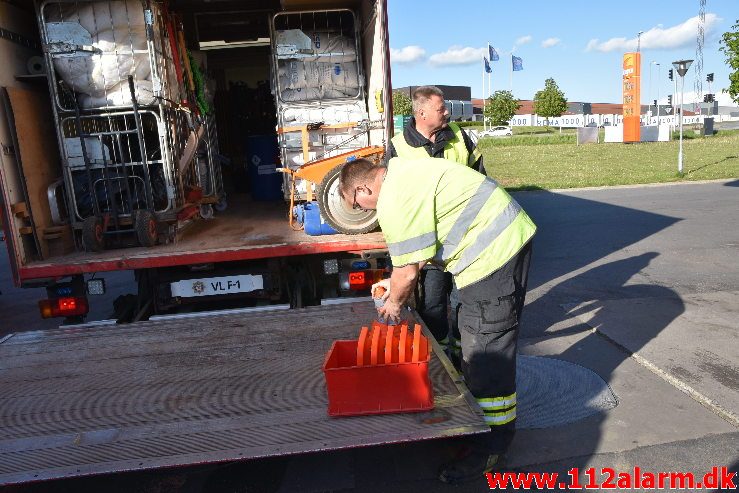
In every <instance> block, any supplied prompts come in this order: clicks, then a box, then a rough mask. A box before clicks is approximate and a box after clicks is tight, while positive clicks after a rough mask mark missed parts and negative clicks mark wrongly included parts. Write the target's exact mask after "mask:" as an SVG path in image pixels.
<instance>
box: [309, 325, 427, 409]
mask: <svg viewBox="0 0 739 493" xmlns="http://www.w3.org/2000/svg"><path fill="white" fill-rule="evenodd" d="M430 359H431V350H430V347H429V342H428V340H427V339H426V337H425V336H424V335H423V334H421V326H420V325H418V324H416V326H415V328H414V330H413V334H412V335H411V334H410V333H409V330H408V324H407V323H403V324H401V325H390V326H388V325H386V324H381V323H379V322H374V323H373V324H372V330H371V331H370V330H368V328H367V327H362V331H361V333H360V336H359V340H357V341H334V343H333V345H332V346H331V350H330V351H329V353H328V355H327V356H326V360H325V362H324V364H323V373H324V375H325V377H326V388H327V390H328V414H329V415H331V416H356V415H364V414H385V413H399V412H414V411H427V410H429V409H432V408H433V407H434V391H433V388H432V387H431V380H430V379H429V375H428V364H429V360H430Z"/></svg>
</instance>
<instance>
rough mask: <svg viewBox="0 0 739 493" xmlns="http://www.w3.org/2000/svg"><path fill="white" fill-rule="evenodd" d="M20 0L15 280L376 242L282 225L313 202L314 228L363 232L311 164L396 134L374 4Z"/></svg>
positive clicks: (9, 171) (5, 111)
mask: <svg viewBox="0 0 739 493" xmlns="http://www.w3.org/2000/svg"><path fill="white" fill-rule="evenodd" d="M17 3H18V5H17V6H13V7H12V9H13V11H14V12H17V15H16V17H15V18H16V21H15V23H14V25H13V26H12V27H13V29H14V30H15V31H18V32H19V33H22V34H23V36H24V38H23V39H26V40H27V42H25V43H23V44H14V45H12V46H11V47H10V48H7V50H6V51H7V52H8V53H7V59H8V60H9V61H12V64H11V65H10V66H9V67H8V71H7V73H6V74H4V76H2V77H0V113H1V114H2V117H0V137H2V138H3V139H4V140H3V141H4V142H6V141H7V142H12V143H13V145H12V146H9V147H7V148H6V147H4V149H5V150H6V151H7V152H4V153H3V155H2V156H0V191H1V192H2V197H0V203H2V205H3V207H2V211H1V213H0V216H2V217H0V219H4V221H3V223H4V228H5V236H6V238H7V240H8V249H9V251H10V256H11V261H12V263H13V267H14V280H15V282H16V284H17V285H24V286H28V285H41V284H42V283H44V282H55V280H54V278H58V277H62V276H71V275H78V274H80V273H91V272H103V271H112V270H127V269H149V268H162V267H171V266H183V265H193V264H202V263H226V262H230V261H241V260H254V259H268V258H276V257H277V258H279V257H284V256H296V255H302V254H315V253H327V252H328V253H330V252H341V251H344V252H346V251H349V250H360V249H366V248H370V249H376V248H383V247H384V245H383V244H382V237H381V235H380V234H379V233H370V234H361V235H356V236H344V235H341V234H334V235H330V236H322V237H316V236H310V235H309V234H307V233H306V232H304V231H300V232H298V231H295V230H294V226H296V225H297V224H296V223H295V221H293V224H292V225H291V224H289V223H288V217H289V216H288V211H292V212H294V214H295V215H296V216H298V217H301V218H303V219H305V220H306V221H307V219H306V218H308V216H309V215H308V214H307V213H305V214H304V215H303V216H301V215H300V214H302V212H300V211H302V210H303V209H299V208H300V207H306V209H305V210H308V208H310V207H312V208H313V209H311V210H313V211H317V210H318V205H320V207H321V209H320V210H321V215H320V216H319V215H318V214H317V213H315V214H313V215H311V216H310V217H312V218H318V217H320V218H321V219H320V227H321V228H324V227H325V225H324V221H323V218H325V217H328V219H327V220H326V222H327V223H330V222H331V218H332V217H333V219H334V220H335V221H334V227H333V229H330V228H326V231H325V232H324V231H323V230H321V234H327V233H331V232H335V230H338V231H344V232H350V233H367V232H370V231H373V230H376V226H377V223H376V220H374V212H372V211H358V210H352V209H351V208H347V207H346V206H345V205H344V204H343V203H341V201H340V200H339V199H338V198H337V197H338V195H337V193H336V183H337V182H338V179H337V174H336V173H334V175H333V176H329V178H331V180H332V181H328V182H325V183H324V181H325V180H323V178H324V176H325V175H324V172H325V171H326V170H329V169H334V170H338V165H340V164H341V163H343V162H344V159H345V158H344V157H343V156H347V157H348V154H347V153H352V152H355V151H358V150H361V149H373V150H375V151H374V154H373V157H374V158H375V159H379V155H380V154H381V153H382V152H383V150H384V145H385V144H386V142H387V141H388V139H389V137H390V132H392V128H391V125H389V121H390V117H389V114H388V113H389V112H388V111H386V108H387V109H389V101H390V99H389V97H390V96H389V94H390V83H389V54H388V53H389V52H388V50H389V48H388V44H387V35H386V27H387V26H386V23H387V21H386V13H385V11H384V9H385V4H384V2H382V1H379V2H378V1H375V0H363V1H356V2H355V1H348V2H347V1H320V2H315V3H313V4H311V6H312V7H313V8H314V9H315V10H306V7H307V4H305V3H304V2H300V1H298V2H295V1H289V0H285V1H277V0H270V1H267V2H257V1H223V2H216V3H213V2H208V1H198V0H181V1H180V0H175V1H170V2H142V1H139V0H97V1H83V2H70V1H66V0H59V1H50V2H41V1H32V0H22V1H21V2H17ZM9 8H10V7H9ZM42 46H44V47H45V49H44V50H41V47H42ZM4 49H5V48H4ZM3 55H4V56H5V55H6V54H5V53H4V52H3ZM11 55H12V56H11ZM26 62H28V63H26ZM31 62H33V63H31ZM29 67H30V68H29ZM99 72H101V73H102V75H101V74H100V73H99ZM80 74H82V75H80ZM11 151H12V152H11ZM363 155H364V154H363ZM330 158H337V159H338V160H337V161H335V162H334V161H331V167H329V168H326V169H325V170H324V169H323V168H322V171H321V173H317V174H316V173H313V174H311V175H310V176H307V177H306V176H303V175H300V174H299V172H300V171H301V170H302V169H303V168H304V167H305V166H306V165H310V164H314V163H315V162H316V161H319V162H320V161H322V160H326V159H330ZM280 169H282V170H284V171H280ZM329 174H330V173H329ZM319 191H323V192H324V193H323V194H320V193H319ZM293 205H296V206H297V209H291V206H293ZM296 211H297V212H296ZM331 211H334V212H331ZM314 220H315V219H314ZM336 224H340V225H342V226H344V227H345V228H344V229H342V228H341V227H337V226H335V225H336ZM307 229H308V228H307V227H306V230H307ZM311 234H314V233H311Z"/></svg>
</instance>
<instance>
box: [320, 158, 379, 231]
mask: <svg viewBox="0 0 739 493" xmlns="http://www.w3.org/2000/svg"><path fill="white" fill-rule="evenodd" d="M343 167H344V165H343V164H340V165H339V166H336V167H335V168H334V169H332V170H331V171H329V172H328V173H326V176H324V177H323V180H321V183H319V184H318V191H317V195H318V207H319V208H320V211H321V215H322V216H323V219H324V220H325V221H326V222H327V223H328V224H329V225H330V226H331V227H332V228H334V229H335V230H336V231H338V232H340V233H344V234H348V235H357V234H361V233H369V232H370V231H372V230H374V229H376V228H377V225H378V222H377V213H376V211H363V210H354V209H352V208H351V206H348V205H346V204H345V203H344V201H343V200H341V195H340V194H339V175H340V174H341V169H342V168H343Z"/></svg>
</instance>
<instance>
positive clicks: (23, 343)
mask: <svg viewBox="0 0 739 493" xmlns="http://www.w3.org/2000/svg"><path fill="white" fill-rule="evenodd" d="M374 315H375V311H374V307H373V305H372V303H371V302H367V301H359V302H354V303H344V304H336V305H327V306H321V307H312V308H306V309H301V310H269V311H263V312H253V313H231V314H218V315H212V316H206V317H204V316H187V317H178V318H175V319H162V320H151V321H148V322H141V323H137V324H130V325H109V326H88V327H84V326H82V327H80V326H77V327H73V328H69V329H63V328H62V329H58V330H52V331H39V332H28V333H19V334H15V335H12V336H9V337H8V338H6V339H5V340H4V341H2V342H0V484H9V483H22V482H28V481H39V480H46V479H53V478H64V477H74V476H82V475H90V474H100V473H110V472H117V471H131V470H143V469H152V468H159V467H167V466H179V465H190V464H201V463H211V462H222V461H232V460H239V459H248V458H258V457H268V456H275V455H283V454H295V453H302V452H310V451H320V450H335V449H342V448H350V447H358V446H367V445H376V444H384V443H395V442H404V441H411V440H422V439H431V438H440V437H448V436H454V435H465V434H473V433H481V432H484V431H486V430H488V428H487V426H486V425H485V423H484V421H483V419H482V416H481V413H480V411H479V409H478V408H477V407H476V405H475V404H474V399H472V397H471V396H470V394H469V392H468V391H467V390H466V388H465V387H464V385H463V384H462V383H461V382H459V381H458V379H456V380H455V377H454V376H453V375H456V374H455V373H454V370H453V368H451V366H450V364H449V361H448V360H447V359H446V357H444V356H441V357H439V356H438V355H437V354H434V355H433V357H432V360H431V363H430V367H429V368H430V369H429V373H430V375H431V379H432V383H433V387H434V391H435V404H436V408H435V409H434V410H432V411H430V412H427V413H409V414H388V415H375V416H365V417H344V418H331V417H329V416H328V415H327V411H326V409H327V395H326V390H325V382H324V377H323V373H322V371H321V366H322V364H323V360H324V357H325V355H326V353H327V352H328V350H329V348H330V346H331V343H332V342H333V341H334V340H336V339H355V338H356V337H357V335H358V333H359V328H360V327H361V326H362V325H367V324H369V323H370V322H371V320H372V317H373V316H374ZM437 350H438V347H436V348H435V352H436V351H437Z"/></svg>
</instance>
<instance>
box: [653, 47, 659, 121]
mask: <svg viewBox="0 0 739 493" xmlns="http://www.w3.org/2000/svg"><path fill="white" fill-rule="evenodd" d="M652 63H654V64H655V65H657V126H659V81H660V78H659V74H660V71H661V70H660V64H659V62H652Z"/></svg>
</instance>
